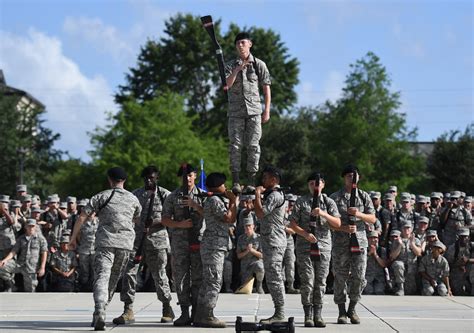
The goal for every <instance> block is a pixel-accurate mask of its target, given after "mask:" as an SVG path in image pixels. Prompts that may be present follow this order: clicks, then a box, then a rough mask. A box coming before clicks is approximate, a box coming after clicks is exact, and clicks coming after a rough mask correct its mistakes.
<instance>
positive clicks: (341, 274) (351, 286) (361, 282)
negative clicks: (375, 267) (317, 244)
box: [330, 188, 375, 304]
mask: <svg viewBox="0 0 474 333" xmlns="http://www.w3.org/2000/svg"><path fill="white" fill-rule="evenodd" d="M356 193H357V194H356V202H355V207H356V208H357V209H358V210H359V211H360V212H362V213H365V214H375V209H374V206H373V204H372V200H371V199H370V196H369V194H368V193H367V192H365V191H362V190H360V189H358V190H357V191H356ZM330 197H331V199H333V200H334V201H335V202H336V205H337V208H338V210H339V213H340V214H341V226H344V225H348V224H349V216H348V214H347V208H348V207H349V199H350V193H346V191H345V189H344V188H343V189H341V190H339V191H338V192H335V193H333V194H331V196H330ZM355 225H356V227H357V231H356V233H355V234H356V237H357V240H358V242H359V246H360V248H361V253H360V254H359V255H355V254H352V253H351V251H350V247H349V244H350V235H349V234H348V233H346V232H342V231H335V232H334V233H333V235H334V236H333V245H332V258H333V273H334V302H335V303H336V304H345V302H346V288H347V292H348V294H349V299H350V300H351V301H352V302H358V301H359V300H360V299H361V294H362V291H363V290H364V288H365V285H366V280H365V270H366V267H367V255H366V251H367V246H368V242H367V235H366V232H365V222H364V221H362V220H356V222H355Z"/></svg>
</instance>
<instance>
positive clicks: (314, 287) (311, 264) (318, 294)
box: [296, 251, 331, 306]
mask: <svg viewBox="0 0 474 333" xmlns="http://www.w3.org/2000/svg"><path fill="white" fill-rule="evenodd" d="M330 262H331V252H323V251H321V259H320V260H317V261H316V260H315V261H313V260H311V257H310V254H309V251H305V252H298V255H297V256H296V263H297V265H298V274H299V276H300V281H301V285H300V290H301V303H302V304H303V306H304V305H316V304H323V298H324V294H325V293H326V279H327V277H328V274H329V264H330Z"/></svg>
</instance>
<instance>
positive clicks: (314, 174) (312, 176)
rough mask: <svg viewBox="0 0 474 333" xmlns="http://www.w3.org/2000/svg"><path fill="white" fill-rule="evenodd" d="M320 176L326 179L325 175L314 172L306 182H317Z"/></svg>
mask: <svg viewBox="0 0 474 333" xmlns="http://www.w3.org/2000/svg"><path fill="white" fill-rule="evenodd" d="M318 176H319V178H320V179H324V175H323V174H322V173H321V172H319V171H314V172H312V173H311V174H310V175H309V176H308V179H307V180H306V181H308V182H309V181H310V180H316V178H318Z"/></svg>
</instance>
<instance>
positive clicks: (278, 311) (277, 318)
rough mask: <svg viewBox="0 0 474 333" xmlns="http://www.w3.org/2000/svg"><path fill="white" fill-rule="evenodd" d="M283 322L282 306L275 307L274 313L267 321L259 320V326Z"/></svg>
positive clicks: (283, 312) (283, 311)
mask: <svg viewBox="0 0 474 333" xmlns="http://www.w3.org/2000/svg"><path fill="white" fill-rule="evenodd" d="M282 321H285V310H284V309H283V306H275V313H274V314H273V316H271V317H270V318H267V319H262V320H260V323H261V324H272V323H278V322H282Z"/></svg>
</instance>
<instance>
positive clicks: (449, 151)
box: [428, 123, 474, 193]
mask: <svg viewBox="0 0 474 333" xmlns="http://www.w3.org/2000/svg"><path fill="white" fill-rule="evenodd" d="M473 165H474V123H471V124H469V125H468V126H467V128H466V130H465V131H464V133H462V132H460V131H451V132H449V133H445V134H443V135H441V136H440V137H439V138H438V140H436V143H435V146H434V150H433V153H432V154H431V155H430V156H429V157H428V172H429V174H430V176H431V182H432V185H433V188H434V189H435V190H438V191H452V190H460V191H464V192H467V193H472V189H474V177H473V176H472V168H473Z"/></svg>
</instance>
